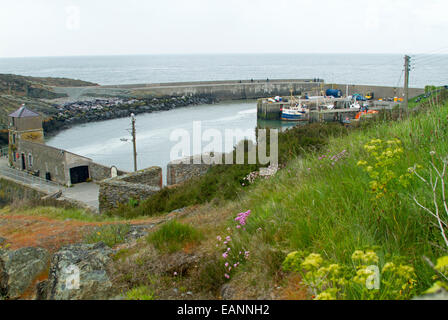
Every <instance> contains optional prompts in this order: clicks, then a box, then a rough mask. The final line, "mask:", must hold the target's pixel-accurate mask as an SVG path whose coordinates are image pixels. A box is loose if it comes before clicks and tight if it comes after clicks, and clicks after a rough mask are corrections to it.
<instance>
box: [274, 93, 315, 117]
mask: <svg viewBox="0 0 448 320" xmlns="http://www.w3.org/2000/svg"><path fill="white" fill-rule="evenodd" d="M289 102H290V104H289V106H286V107H283V108H282V109H280V111H281V116H280V119H281V120H283V121H307V120H308V116H307V114H308V112H309V109H308V107H307V106H305V105H303V104H302V102H301V101H300V100H299V101H297V100H296V98H294V97H293V96H292V93H291V98H290V101H289Z"/></svg>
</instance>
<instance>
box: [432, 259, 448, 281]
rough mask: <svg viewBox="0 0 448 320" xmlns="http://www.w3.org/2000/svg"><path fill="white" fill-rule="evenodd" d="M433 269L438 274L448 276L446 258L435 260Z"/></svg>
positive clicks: (447, 260)
mask: <svg viewBox="0 0 448 320" xmlns="http://www.w3.org/2000/svg"><path fill="white" fill-rule="evenodd" d="M435 269H436V270H437V271H439V272H440V273H443V274H444V275H446V276H448V256H444V257H441V258H439V259H437V264H436V265H435Z"/></svg>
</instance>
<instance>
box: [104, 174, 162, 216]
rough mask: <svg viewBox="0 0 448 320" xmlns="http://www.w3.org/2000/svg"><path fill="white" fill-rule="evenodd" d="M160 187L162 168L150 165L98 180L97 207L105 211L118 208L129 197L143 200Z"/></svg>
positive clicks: (126, 201) (127, 200)
mask: <svg viewBox="0 0 448 320" xmlns="http://www.w3.org/2000/svg"><path fill="white" fill-rule="evenodd" d="M161 188H162V168H160V167H151V168H148V169H145V170H141V171H138V172H134V173H128V174H125V175H122V176H118V177H115V178H110V179H106V180H103V181H101V182H100V191H99V197H98V198H99V204H100V205H99V207H100V208H99V209H100V212H101V213H102V212H105V211H108V210H112V209H115V208H118V206H119V204H125V203H128V202H129V200H130V199H134V200H144V199H147V198H149V197H150V196H152V195H154V194H155V193H157V192H159V191H160V190H161Z"/></svg>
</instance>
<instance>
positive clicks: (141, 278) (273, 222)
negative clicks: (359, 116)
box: [34, 91, 448, 299]
mask: <svg viewBox="0 0 448 320" xmlns="http://www.w3.org/2000/svg"><path fill="white" fill-rule="evenodd" d="M447 99H448V96H447V92H446V91H444V92H442V93H441V94H440V95H437V96H436V98H435V99H432V98H431V99H426V100H424V101H423V102H420V103H419V104H418V111H416V112H411V113H410V114H409V117H408V118H406V119H403V120H400V119H396V117H395V116H396V115H397V114H398V113H395V114H392V115H389V116H387V117H386V114H382V117H379V118H377V119H376V120H372V121H368V122H363V123H361V124H360V125H359V126H357V127H354V128H352V129H346V128H344V127H342V126H334V127H333V126H332V125H330V126H326V125H313V126H308V127H303V128H296V129H294V130H291V131H289V132H288V133H287V134H284V135H282V136H281V137H282V138H281V139H280V150H281V154H282V157H281V159H280V161H281V163H282V164H283V165H285V167H284V168H282V169H281V170H280V171H279V172H278V173H277V174H276V175H275V176H273V177H271V178H270V179H268V180H265V179H258V180H255V182H253V183H249V186H247V182H248V181H246V180H244V177H245V175H246V174H247V172H251V171H252V170H254V169H256V167H257V166H255V167H244V166H243V167H238V166H234V167H228V168H227V170H225V167H216V169H214V170H211V171H210V172H209V174H208V175H207V176H205V177H203V178H200V179H197V180H195V181H192V182H191V183H189V184H188V185H187V186H185V187H181V188H178V189H173V190H169V189H166V190H164V191H163V192H162V193H161V194H160V195H159V196H157V197H155V198H153V199H152V200H148V201H145V202H142V203H141V204H140V206H137V207H136V208H132V206H123V207H122V208H120V210H118V211H117V212H115V213H116V214H117V215H121V216H124V217H134V216H139V215H145V214H148V215H151V214H161V213H163V212H166V211H170V210H171V209H177V208H179V207H181V206H191V205H198V204H199V206H196V207H193V209H192V210H193V213H192V214H190V215H189V216H187V217H185V218H182V219H181V220H182V221H178V222H179V223H177V222H173V223H172V226H173V227H172V228H168V229H167V227H164V226H161V227H157V228H156V229H155V233H154V234H153V235H149V236H148V238H147V239H146V240H147V241H138V242H137V243H136V244H135V245H133V246H130V247H127V248H125V249H122V250H120V251H119V252H118V253H117V255H116V256H115V257H114V260H115V261H116V274H115V280H114V281H115V283H114V284H115V286H116V287H117V288H120V289H123V290H124V291H129V292H133V291H132V290H136V288H142V287H144V288H145V292H149V293H151V296H154V297H157V298H165V299H177V298H179V299H185V295H183V296H182V295H181V293H182V292H183V293H185V292H189V291H191V292H194V297H195V298H220V297H223V296H225V297H226V298H234V299H247V298H249V299H258V298H264V299H272V298H281V299H313V298H320V299H333V298H336V299H409V298H412V297H413V296H415V295H420V294H422V293H424V292H425V291H426V290H427V289H428V288H430V287H431V286H432V285H433V283H434V281H435V280H434V277H435V276H437V272H436V271H435V270H434V269H433V268H432V267H431V266H430V264H428V263H427V261H428V260H430V261H432V262H433V263H435V262H436V261H437V259H438V258H440V257H442V256H446V255H447V249H448V248H447V247H448V246H447V245H446V244H445V241H444V239H443V235H442V233H441V228H440V224H439V223H438V222H437V219H435V218H434V216H432V215H431V214H430V213H429V212H428V211H427V210H425V209H423V208H422V207H421V206H424V207H427V208H429V209H431V210H433V211H434V202H435V203H437V204H438V208H439V214H440V217H441V225H442V228H443V230H444V231H445V232H448V230H447V228H446V226H447V225H448V216H446V215H445V212H444V210H445V209H444V207H443V200H444V197H445V196H446V190H443V191H442V189H440V187H441V186H442V184H441V181H443V182H444V184H443V185H445V184H446V181H447V178H446V171H444V170H443V166H444V163H445V164H447V163H448V159H447V156H448V144H447V139H448V101H447ZM431 163H433V164H434V166H435V168H437V169H438V170H439V173H440V174H445V175H444V177H443V179H442V180H441V179H438V180H437V181H438V185H437V188H436V189H435V190H436V192H435V193H433V191H432V189H431V188H430V187H429V186H428V185H426V184H425V183H424V182H422V181H421V180H420V179H419V176H421V177H423V178H426V179H427V181H429V182H431V181H432V182H433V183H434V182H435V177H436V175H437V171H436V170H435V169H434V167H432V165H431ZM415 172H416V173H417V174H416V173H415ZM431 177H432V180H430V178H431ZM243 183H244V184H245V186H243V185H242V184H243ZM414 198H415V199H414ZM415 200H417V201H418V203H417V202H416V201H415ZM39 210H43V209H41V208H34V212H39ZM248 210H250V211H248ZM434 212H435V211H434ZM61 214H62V216H64V214H63V213H61ZM166 248H170V250H165V249H166ZM173 251H175V252H173ZM447 260H448V259H447ZM161 261H163V263H161ZM442 262H443V261H442V260H439V263H438V264H437V265H436V267H437V268H438V270H442V271H443V270H445V271H443V272H446V271H448V270H447V269H448V268H447V267H443V265H442ZM372 266H373V267H374V268H377V269H378V272H379V273H378V275H379V285H380V286H379V288H378V289H375V288H373V289H369V288H368V287H367V282H366V281H367V280H368V278H369V277H371V276H372V275H374V271H372V270H371V269H369V268H370V267H372ZM443 268H445V269H443ZM439 278H440V277H439ZM223 285H226V286H223ZM174 287H175V288H178V291H179V294H174V293H173V288H174ZM223 288H225V289H223ZM137 298H138V297H137Z"/></svg>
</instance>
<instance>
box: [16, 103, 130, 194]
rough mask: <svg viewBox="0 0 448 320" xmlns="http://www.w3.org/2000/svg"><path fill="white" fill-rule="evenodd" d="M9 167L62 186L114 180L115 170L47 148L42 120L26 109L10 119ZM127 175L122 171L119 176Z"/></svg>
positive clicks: (65, 152)
mask: <svg viewBox="0 0 448 320" xmlns="http://www.w3.org/2000/svg"><path fill="white" fill-rule="evenodd" d="M9 164H10V166H12V167H14V168H16V169H19V170H23V171H27V172H28V173H31V174H33V175H35V176H38V177H41V178H44V179H46V180H50V181H54V182H57V183H59V184H62V185H68V186H70V185H72V184H76V183H82V182H86V181H89V180H95V181H100V180H103V179H107V178H110V177H111V175H112V171H115V172H114V173H116V170H112V168H110V167H106V166H103V165H100V164H97V163H94V162H93V161H92V159H89V158H86V157H83V156H80V155H77V154H74V153H71V152H68V151H66V150H62V149H58V148H54V147H51V146H47V145H46V144H45V141H44V132H43V128H42V117H41V116H40V115H39V114H37V113H35V112H33V111H31V110H29V109H27V108H26V107H25V105H22V106H21V107H20V108H19V109H18V110H17V111H15V112H13V113H11V114H10V115H9ZM123 173H124V172H121V171H119V172H118V175H121V174H123Z"/></svg>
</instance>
